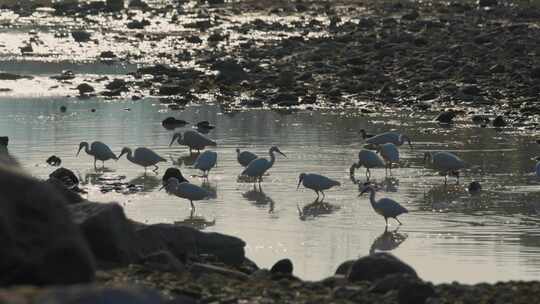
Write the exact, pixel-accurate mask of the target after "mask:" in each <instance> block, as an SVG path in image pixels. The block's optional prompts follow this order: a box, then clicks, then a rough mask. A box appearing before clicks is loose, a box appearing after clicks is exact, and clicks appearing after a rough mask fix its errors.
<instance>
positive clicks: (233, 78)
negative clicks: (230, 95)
mask: <svg viewBox="0 0 540 304" xmlns="http://www.w3.org/2000/svg"><path fill="white" fill-rule="evenodd" d="M212 68H213V69H214V70H217V71H218V74H217V76H216V81H218V82H222V83H239V82H241V81H243V80H246V79H247V78H248V75H247V73H246V71H244V69H243V68H242V66H240V65H239V64H238V63H237V62H235V61H233V60H226V61H218V62H216V63H214V64H213V65H212Z"/></svg>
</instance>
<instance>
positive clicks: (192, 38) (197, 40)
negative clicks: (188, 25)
mask: <svg viewBox="0 0 540 304" xmlns="http://www.w3.org/2000/svg"><path fill="white" fill-rule="evenodd" d="M185 40H186V41H187V42H189V43H195V44H201V43H203V41H202V39H201V38H200V37H199V36H188V37H186V38H185Z"/></svg>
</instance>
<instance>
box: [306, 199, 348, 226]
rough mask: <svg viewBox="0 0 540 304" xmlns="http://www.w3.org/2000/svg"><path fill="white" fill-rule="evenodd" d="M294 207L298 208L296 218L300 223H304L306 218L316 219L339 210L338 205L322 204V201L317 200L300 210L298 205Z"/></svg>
mask: <svg viewBox="0 0 540 304" xmlns="http://www.w3.org/2000/svg"><path fill="white" fill-rule="evenodd" d="M296 207H297V208H298V216H299V218H300V220H302V221H305V220H306V219H308V218H316V217H319V216H321V215H328V214H332V213H334V212H336V211H337V210H339V209H340V208H341V207H340V206H338V205H334V204H331V203H327V202H323V201H322V199H321V200H319V199H318V198H316V199H315V200H314V201H313V202H312V203H309V204H307V205H305V206H304V207H302V208H300V206H298V205H297V206H296Z"/></svg>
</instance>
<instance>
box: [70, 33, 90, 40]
mask: <svg viewBox="0 0 540 304" xmlns="http://www.w3.org/2000/svg"><path fill="white" fill-rule="evenodd" d="M91 36H92V34H90V33H89V32H87V31H73V32H71V37H73V39H75V41H77V42H88V41H90V37H91Z"/></svg>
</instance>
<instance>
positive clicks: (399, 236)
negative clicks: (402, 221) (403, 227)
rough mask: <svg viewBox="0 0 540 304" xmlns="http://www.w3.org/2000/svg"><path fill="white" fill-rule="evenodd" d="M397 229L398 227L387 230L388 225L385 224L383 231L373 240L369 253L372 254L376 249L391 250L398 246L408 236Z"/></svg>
mask: <svg viewBox="0 0 540 304" xmlns="http://www.w3.org/2000/svg"><path fill="white" fill-rule="evenodd" d="M398 231H399V227H398V228H396V229H395V230H392V231H388V226H386V227H385V229H384V232H383V233H381V235H379V236H378V237H377V238H376V239H375V240H373V243H372V244H371V248H370V249H369V253H370V254H373V253H375V252H377V251H391V250H394V249H396V248H398V247H399V245H401V244H402V243H403V242H405V240H406V239H407V237H408V235H407V234H403V233H399V232H398Z"/></svg>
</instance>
